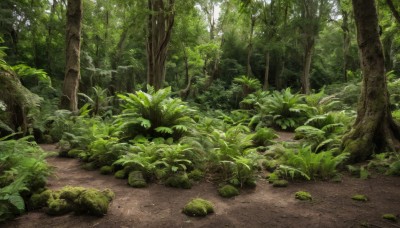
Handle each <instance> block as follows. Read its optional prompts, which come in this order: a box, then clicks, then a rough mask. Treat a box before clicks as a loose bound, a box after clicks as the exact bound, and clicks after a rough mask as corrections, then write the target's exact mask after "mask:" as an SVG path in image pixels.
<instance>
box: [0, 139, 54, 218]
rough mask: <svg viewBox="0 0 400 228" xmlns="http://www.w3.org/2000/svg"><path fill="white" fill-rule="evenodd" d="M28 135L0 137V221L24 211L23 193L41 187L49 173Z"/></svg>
mask: <svg viewBox="0 0 400 228" xmlns="http://www.w3.org/2000/svg"><path fill="white" fill-rule="evenodd" d="M11 136H13V135H11ZM11 136H9V137H11ZM30 139H31V138H30V137H25V138H21V139H18V140H14V139H7V137H6V138H0V148H1V153H0V222H1V221H4V220H7V219H11V218H13V217H14V216H16V215H19V214H21V213H23V212H24V211H25V203H24V200H25V198H24V197H26V195H29V194H30V193H32V192H34V191H37V190H38V189H40V188H43V187H44V185H45V183H46V178H47V177H48V176H49V175H50V174H51V169H50V167H48V166H47V163H46V161H45V159H44V158H45V154H44V153H43V151H42V150H41V149H40V148H39V147H38V146H37V145H36V144H35V143H32V142H29V140H30Z"/></svg>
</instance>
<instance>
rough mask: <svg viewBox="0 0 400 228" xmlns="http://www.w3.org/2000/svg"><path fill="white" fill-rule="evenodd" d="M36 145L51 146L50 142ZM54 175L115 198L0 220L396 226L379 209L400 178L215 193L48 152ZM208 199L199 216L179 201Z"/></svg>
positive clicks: (61, 182)
mask: <svg viewBox="0 0 400 228" xmlns="http://www.w3.org/2000/svg"><path fill="white" fill-rule="evenodd" d="M43 148H44V149H46V150H49V151H52V150H53V151H54V150H55V147H54V146H53V145H43ZM48 161H49V163H50V164H51V165H53V166H55V167H56V171H55V172H56V176H55V177H53V178H51V179H50V180H49V183H48V187H49V188H51V189H59V188H61V187H63V186H66V185H73V186H84V187H94V188H99V189H104V188H110V189H112V190H113V191H114V192H115V194H116V198H115V199H114V201H113V202H112V203H111V205H110V208H109V212H108V214H107V215H105V216H104V217H102V218H97V217H90V216H82V215H79V216H78V215H73V214H69V215H64V216H58V217H52V216H48V215H46V214H44V213H43V212H41V211H33V212H29V213H26V214H24V215H22V216H20V217H18V218H16V219H15V220H13V221H10V222H8V223H6V224H3V226H4V227H35V228H36V227H40V228H45V227H68V228H75V227H107V228H108V227H360V226H362V225H368V226H365V227H400V225H399V223H391V222H388V221H385V220H383V219H382V214H385V213H392V214H396V215H399V214H400V178H398V177H386V176H380V175H379V176H377V175H375V176H373V177H372V178H371V179H368V180H361V179H357V178H353V177H348V176H344V178H343V182H342V183H332V182H321V181H316V182H314V181H310V182H301V183H290V185H289V186H288V187H287V188H274V187H272V186H271V185H270V184H268V183H267V181H266V180H265V179H262V178H260V179H259V180H258V185H257V188H256V189H254V190H242V192H241V195H239V196H237V197H235V198H233V199H224V198H221V197H220V196H218V194H217V186H216V185H214V184H212V183H207V182H202V183H198V184H195V185H194V187H193V188H192V189H189V190H183V189H174V188H168V187H165V186H163V185H159V184H151V185H150V186H149V187H147V188H144V189H135V188H131V187H129V186H128V185H127V184H126V180H118V179H115V178H114V177H113V176H104V175H100V174H99V172H98V171H85V170H83V169H81V167H80V166H81V163H80V162H79V161H78V160H76V159H67V158H59V157H51V158H49V159H48ZM299 190H304V191H308V192H310V193H311V194H312V196H313V201H312V202H302V201H298V200H296V199H295V198H294V193H295V192H296V191H299ZM354 194H365V195H367V196H368V197H369V199H370V201H368V202H356V201H353V200H352V199H351V197H352V196H353V195H354ZM194 197H201V198H204V199H207V200H210V201H211V202H213V203H214V206H215V207H214V209H215V213H214V214H212V215H209V216H207V217H205V218H192V217H187V216H186V215H184V214H183V213H181V210H182V207H183V206H184V205H185V204H186V203H187V202H188V201H189V200H190V199H192V198H194Z"/></svg>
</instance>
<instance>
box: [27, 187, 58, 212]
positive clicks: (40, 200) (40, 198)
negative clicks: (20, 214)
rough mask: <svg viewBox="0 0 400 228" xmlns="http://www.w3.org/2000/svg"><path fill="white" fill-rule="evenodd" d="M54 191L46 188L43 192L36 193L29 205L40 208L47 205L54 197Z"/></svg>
mask: <svg viewBox="0 0 400 228" xmlns="http://www.w3.org/2000/svg"><path fill="white" fill-rule="evenodd" d="M52 194H53V191H51V190H46V191H43V192H41V193H35V194H33V195H32V196H31V198H30V200H29V206H30V208H32V209H39V208H42V207H46V206H47V201H48V200H49V199H50V197H52Z"/></svg>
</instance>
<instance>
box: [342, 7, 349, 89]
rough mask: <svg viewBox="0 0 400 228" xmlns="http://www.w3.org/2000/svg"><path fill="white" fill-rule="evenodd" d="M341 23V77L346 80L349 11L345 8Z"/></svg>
mask: <svg viewBox="0 0 400 228" xmlns="http://www.w3.org/2000/svg"><path fill="white" fill-rule="evenodd" d="M342 16H343V23H342V30H343V79H344V81H345V82H347V81H348V76H347V65H348V59H349V50H350V31H349V13H348V12H347V11H345V10H342Z"/></svg>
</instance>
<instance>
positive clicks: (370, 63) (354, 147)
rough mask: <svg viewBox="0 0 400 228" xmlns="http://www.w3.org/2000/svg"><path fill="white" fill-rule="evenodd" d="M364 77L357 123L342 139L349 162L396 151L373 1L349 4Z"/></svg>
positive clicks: (399, 134)
mask: <svg viewBox="0 0 400 228" xmlns="http://www.w3.org/2000/svg"><path fill="white" fill-rule="evenodd" d="M352 3H353V9H354V17H355V21H356V26H357V42H358V46H359V50H360V58H361V70H362V73H363V81H362V90H361V96H360V100H359V104H358V110H357V119H356V122H355V124H354V126H353V128H352V130H351V131H350V132H349V133H348V134H347V135H346V136H345V137H344V138H343V147H344V151H347V152H350V153H351V156H350V161H351V162H356V161H362V160H365V159H367V158H369V157H370V156H371V155H372V154H373V153H374V152H382V151H387V150H391V151H395V150H396V144H398V143H399V140H400V128H399V126H398V125H397V124H396V122H394V120H393V118H392V115H391V112H390V109H389V99H388V90H387V83H386V77H385V66H384V57H383V51H382V44H381V41H380V38H379V31H378V29H379V26H378V17H377V11H376V6H375V0H352Z"/></svg>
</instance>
